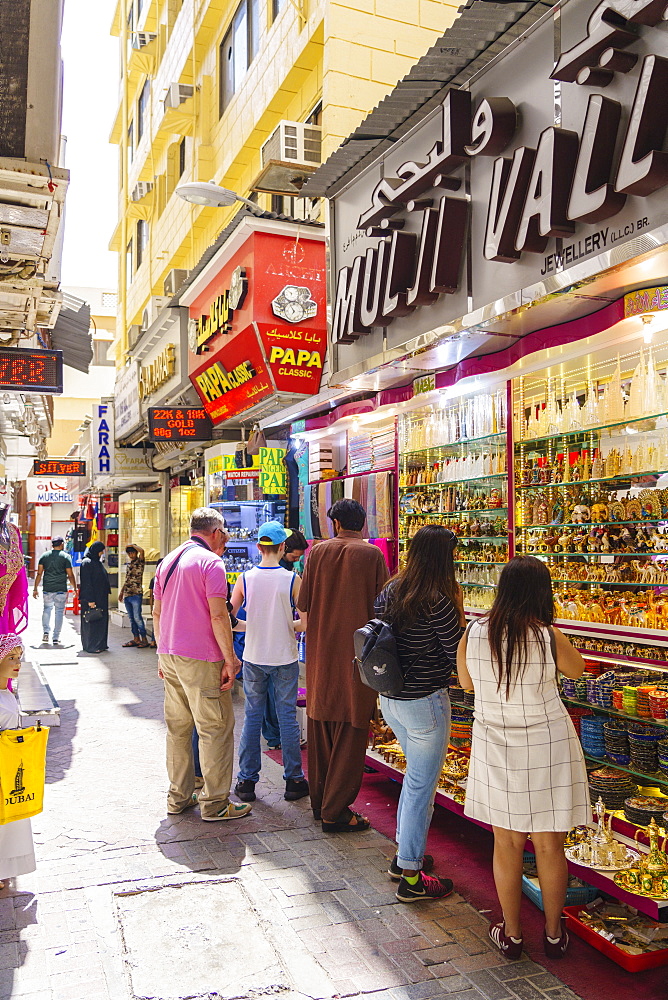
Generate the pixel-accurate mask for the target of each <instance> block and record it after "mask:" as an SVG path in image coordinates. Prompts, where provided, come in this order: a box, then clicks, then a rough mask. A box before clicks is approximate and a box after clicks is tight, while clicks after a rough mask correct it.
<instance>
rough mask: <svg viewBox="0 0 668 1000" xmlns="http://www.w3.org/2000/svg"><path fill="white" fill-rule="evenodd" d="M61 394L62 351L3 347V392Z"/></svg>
mask: <svg viewBox="0 0 668 1000" xmlns="http://www.w3.org/2000/svg"><path fill="white" fill-rule="evenodd" d="M6 389H14V391H15V392H62V391H63V354H62V351H43V350H41V349H39V348H23V347H0V390H6Z"/></svg>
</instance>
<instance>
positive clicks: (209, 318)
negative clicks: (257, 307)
mask: <svg viewBox="0 0 668 1000" xmlns="http://www.w3.org/2000/svg"><path fill="white" fill-rule="evenodd" d="M247 292H248V278H247V277H246V269H245V268H244V267H236V268H235V269H234V271H233V272H232V278H231V281H230V287H229V288H226V289H225V290H224V291H223V292H221V294H220V295H217V296H216V298H215V299H214V300H213V302H212V303H211V306H210V307H209V312H208V315H206V316H200V318H199V319H197V320H195V321H193V329H192V336H191V338H190V339H191V343H190V348H191V350H192V351H193V353H194V354H202V352H203V351H206V350H208V348H207V347H206V345H207V344H208V342H209V341H210V340H211V338H212V337H215V335H216V334H217V333H231V331H232V320H233V318H234V313H235V311H236V310H237V309H241V307H242V306H243V304H244V300H245V298H246V293H247Z"/></svg>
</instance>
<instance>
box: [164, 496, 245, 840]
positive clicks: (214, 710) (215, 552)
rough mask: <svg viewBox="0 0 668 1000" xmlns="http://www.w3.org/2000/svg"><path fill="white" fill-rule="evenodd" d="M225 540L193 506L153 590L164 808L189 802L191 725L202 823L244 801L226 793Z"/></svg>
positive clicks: (229, 673) (221, 526)
mask: <svg viewBox="0 0 668 1000" xmlns="http://www.w3.org/2000/svg"><path fill="white" fill-rule="evenodd" d="M227 540H228V535H227V532H226V531H225V521H224V519H223V516H222V514H221V513H220V511H218V510H215V509H214V508H212V507H198V508H197V510H195V511H193V514H192V517H191V518H190V539H189V540H188V541H187V542H185V543H184V544H183V545H180V546H179V547H178V548H177V549H174V551H173V552H170V554H169V555H168V556H166V557H165V558H164V559H163V561H162V563H161V564H160V567H159V568H158V570H157V572H156V575H155V589H154V595H155V599H154V606H153V624H154V629H155V638H156V641H157V643H158V663H159V668H158V673H159V674H160V677H162V679H163V680H164V682H165V723H166V725H167V773H168V775H169V793H168V796H167V812H168V813H170V814H172V815H173V814H177V813H182V812H183V811H184V810H185V809H188V807H189V806H192V805H194V804H195V798H194V790H195V771H194V765H193V749H192V733H193V726H194V727H195V728H196V730H197V733H198V736H199V756H200V761H201V765H202V775H203V777H204V786H203V788H202V789H201V791H200V792H199V793H198V795H197V801H199V805H200V815H201V817H202V819H203V820H205V821H207V822H214V821H216V820H232V819H239V818H240V817H241V816H246V815H247V814H248V813H249V812H250V811H251V808H252V807H251V806H250V805H248V804H246V803H244V804H242V805H239V804H237V803H234V802H230V798H229V794H230V786H231V783H232V764H233V758H234V713H233V711H232V690H231V689H232V687H233V685H234V679H235V676H236V674H237V671H238V670H239V667H240V663H239V660H238V659H237V657H236V656H235V654H234V647H233V641H232V628H231V624H230V615H229V611H228V609H227V574H226V572H225V563H224V562H223V560H222V558H221V556H222V553H223V550H224V548H225V544H226V542H227Z"/></svg>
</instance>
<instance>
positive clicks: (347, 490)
mask: <svg viewBox="0 0 668 1000" xmlns="http://www.w3.org/2000/svg"><path fill="white" fill-rule="evenodd" d="M355 481H356V480H354V479H352V478H351V479H344V480H343V496H344V498H345V499H346V500H352V499H353V489H354V486H353V484H354V483H355Z"/></svg>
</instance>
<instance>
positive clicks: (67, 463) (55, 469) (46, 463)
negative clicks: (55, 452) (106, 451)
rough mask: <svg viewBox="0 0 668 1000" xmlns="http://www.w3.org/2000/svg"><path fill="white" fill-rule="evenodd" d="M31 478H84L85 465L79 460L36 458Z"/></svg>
mask: <svg viewBox="0 0 668 1000" xmlns="http://www.w3.org/2000/svg"><path fill="white" fill-rule="evenodd" d="M32 472H33V476H85V475H86V463H85V462H82V461H81V459H80V458H47V459H45V460H42V459H40V458H36V459H35V461H34V462H33V467H32Z"/></svg>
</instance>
